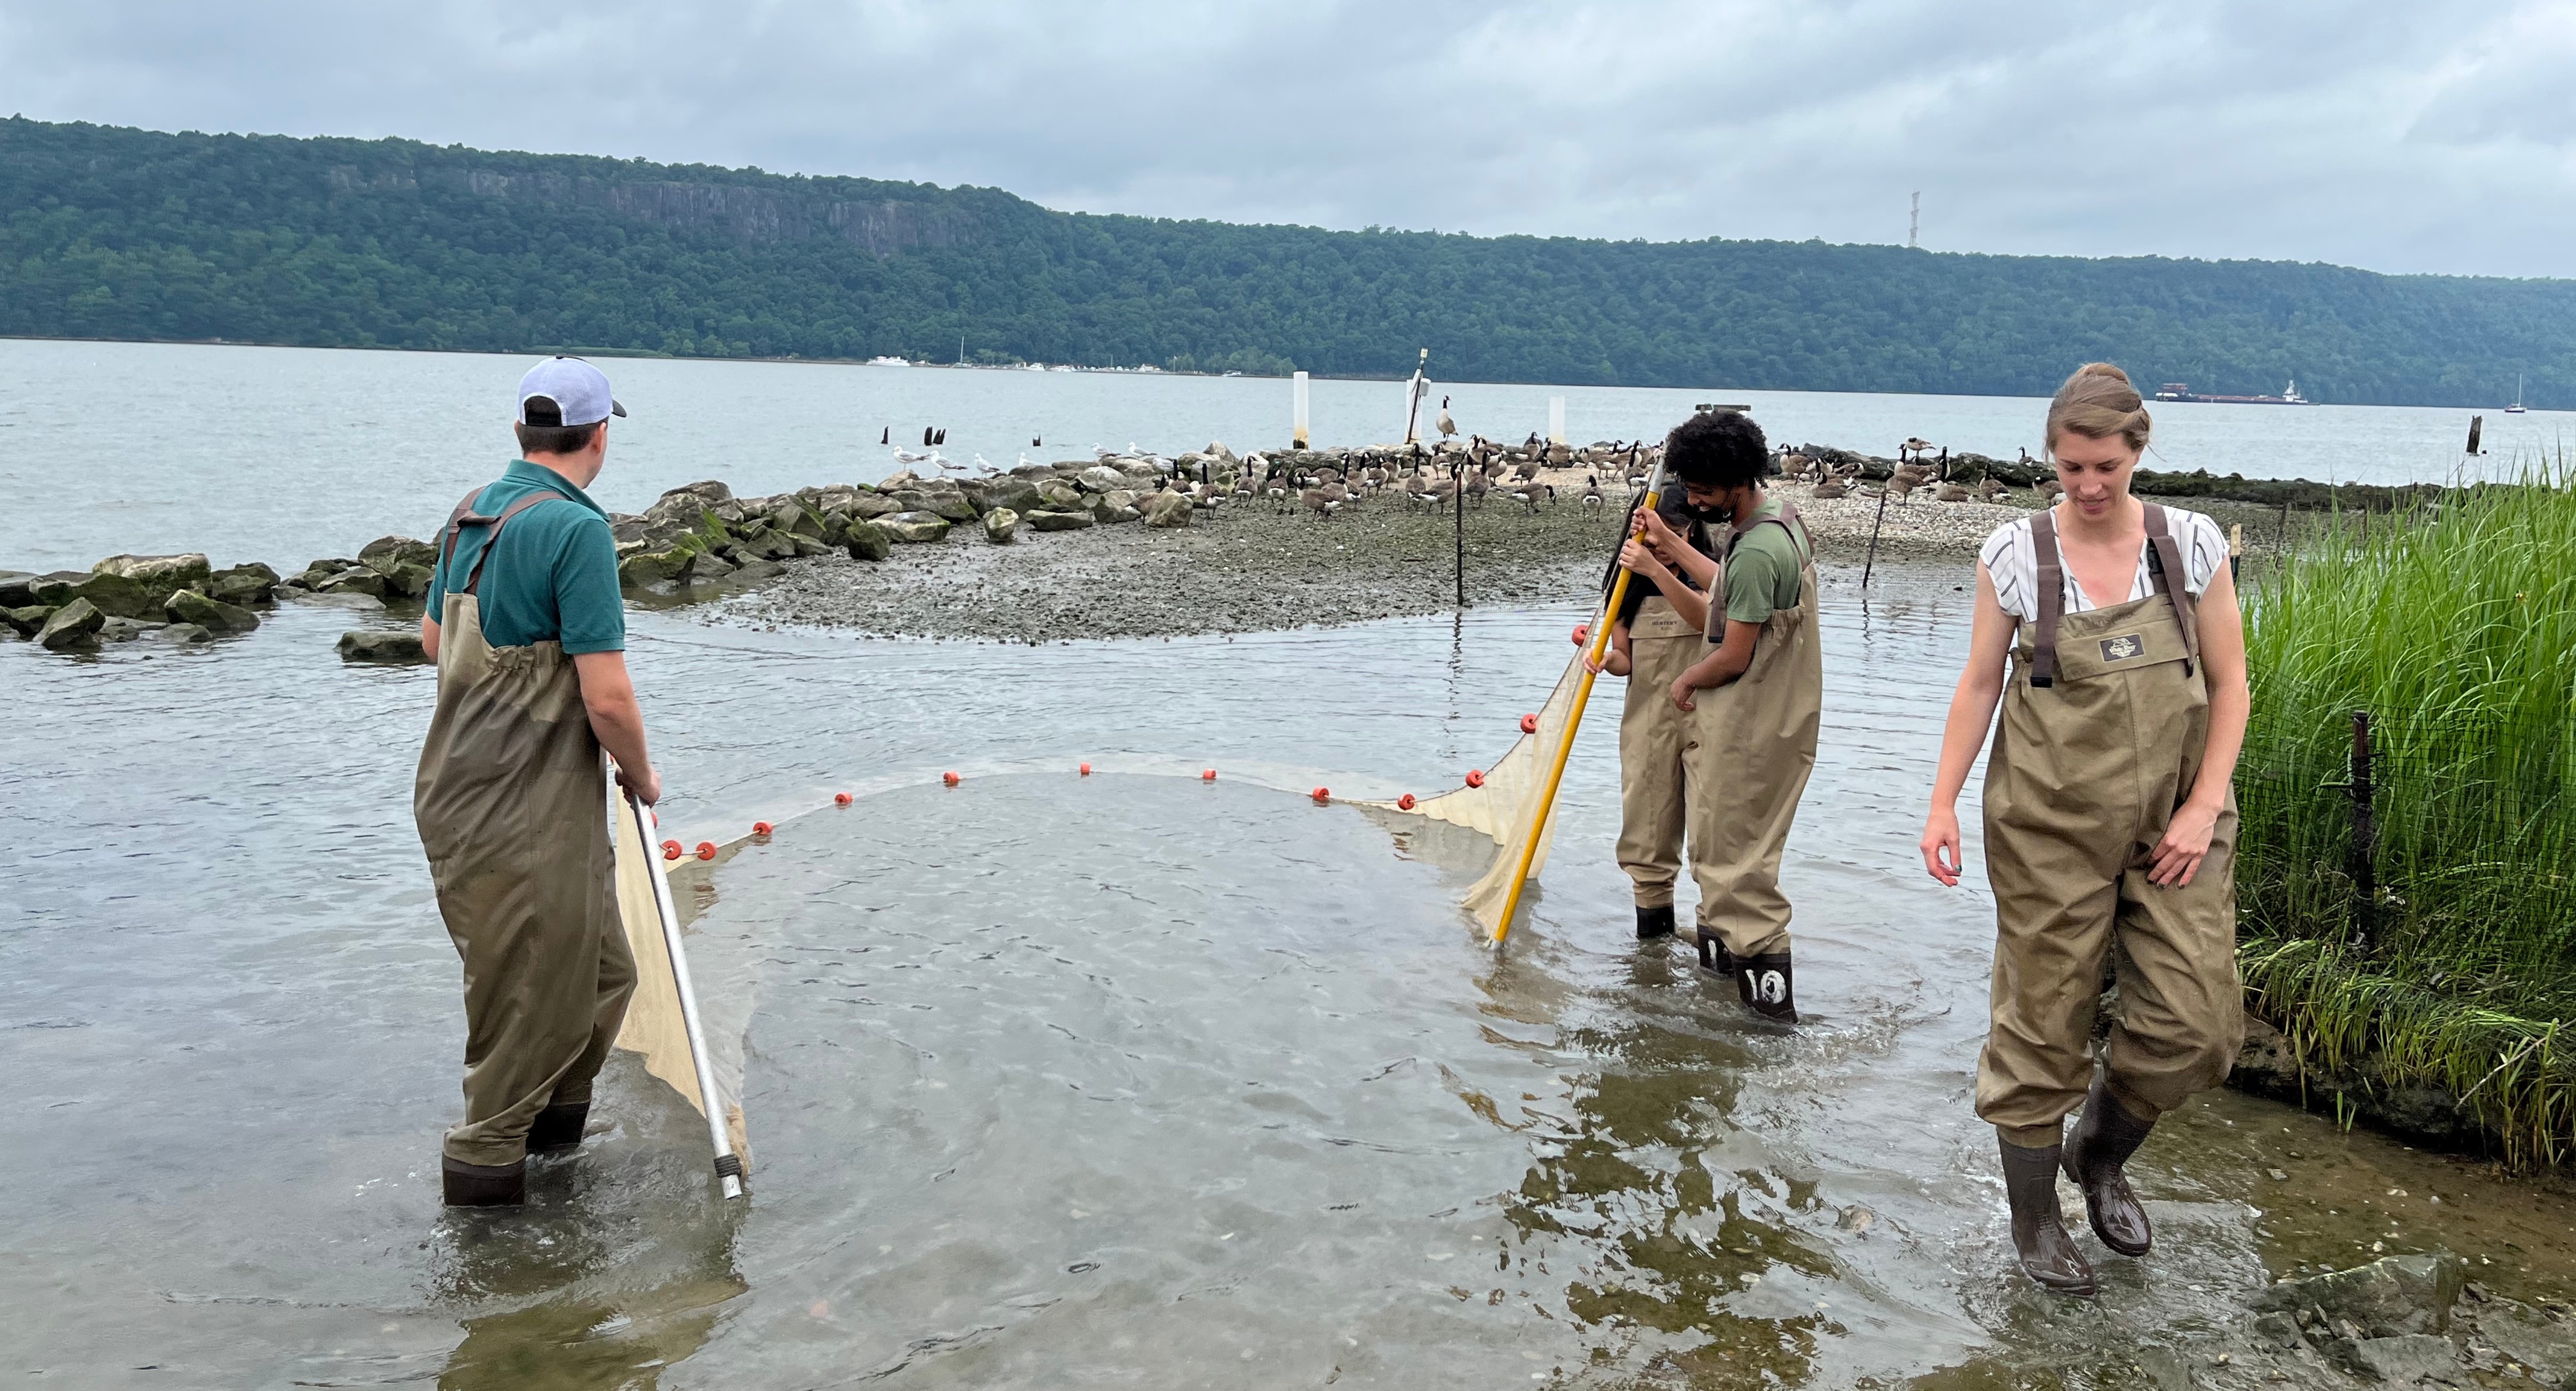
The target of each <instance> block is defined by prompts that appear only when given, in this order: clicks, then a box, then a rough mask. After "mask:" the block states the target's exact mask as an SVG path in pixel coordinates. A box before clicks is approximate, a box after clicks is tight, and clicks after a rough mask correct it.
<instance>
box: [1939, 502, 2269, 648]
mask: <svg viewBox="0 0 2576 1391" xmlns="http://www.w3.org/2000/svg"><path fill="white" fill-rule="evenodd" d="M2030 520H2031V519H2030V518H2028V517H2024V518H2022V519H2021V520H2020V521H2017V522H2006V523H2005V524H2003V525H2002V526H1999V527H1996V528H1995V534H1994V535H1992V536H1989V537H1987V538H1986V544H1985V545H1984V546H1983V547H1981V548H1980V549H1979V550H1978V552H1977V561H1978V563H1979V564H1981V565H1983V566H1985V567H1986V574H1987V576H1988V577H1989V578H1991V579H1992V580H1993V581H1994V582H1995V598H1996V600H1997V601H1999V602H2000V603H2002V605H2003V609H2004V612H2006V613H2008V614H2011V615H2012V616H2013V617H2015V618H2018V619H2020V620H2021V621H2023V622H2024V623H2036V622H2038V621H2039V549H2038V547H2037V546H2036V545H2035V544H2034V543H2033V542H2032V541H2031V537H2030ZM2165 529H2166V530H2168V531H2170V532H2172V533H2173V538H2174V544H2175V546H2176V547H2177V548H2179V549H2180V550H2181V551H2182V568H2183V571H2184V575H2183V588H2184V589H2186V590H2188V591H2190V592H2191V593H2192V594H2194V595H2198V594H2200V593H2201V592H2202V591H2204V590H2206V589H2208V588H2209V582H2210V580H2211V579H2213V578H2215V577H2216V576H2217V574H2218V567H2219V566H2221V565H2224V564H2226V563H2227V536H2226V533H2224V532H2222V531H2220V530H2219V529H2218V523H2217V522H2216V521H2214V520H2212V519H2211V518H2209V517H2208V516H2206V515H2203V514H2202V513H2199V512H2187V511H2185V510H2183V509H2182V508H2179V507H2168V508H2166V509H2165ZM2065 573H2066V608H2065V612H2067V613H2082V612H2084V611H2085V610H2086V609H2090V608H2095V607H2098V606H2097V605H2096V604H2095V603H2094V602H2093V601H2092V599H2090V598H2089V597H2087V596H2086V595H2085V593H2084V586H2082V585H2080V584H2077V583H2076V582H2075V571H2074V570H2073V569H2072V568H2071V567H2070V568H2068V569H2067V570H2066V572H2065ZM2155 592H2156V590H2155V582H2154V581H2153V580H2152V579H2150V578H2148V575H2147V547H2146V545H2145V543H2143V542H2141V543H2140V544H2139V546H2138V573H2137V577H2136V578H2135V579H2133V580H2131V581H2130V583H2129V595H2128V597H2129V598H2130V599H2143V598H2146V597H2147V596H2148V595H2150V594H2153V593H2155Z"/></svg>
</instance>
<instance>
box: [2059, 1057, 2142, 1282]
mask: <svg viewBox="0 0 2576 1391" xmlns="http://www.w3.org/2000/svg"><path fill="white" fill-rule="evenodd" d="M2155 1126H2156V1123H2155V1122H2154V1121H2151V1120H2146V1121H2142V1120H2140V1119H2138V1118H2137V1117H2136V1116H2133V1115H2131V1114H2129V1109H2128V1108H2127V1107H2125V1106H2122V1105H2121V1104H2120V1103H2119V1102H2118V1101H2117V1100H2115V1099H2113V1097H2112V1096H2111V1088H2110V1087H2109V1086H2108V1085H2107V1084H2105V1083H2104V1082H2103V1080H2102V1079H2101V1078H2099V1077H2097V1078H2094V1079H2093V1090H2092V1091H2091V1092H2090V1093H2089V1094H2087V1095H2086V1096H2085V1098H2084V1116H2083V1118H2082V1119H2080V1120H2078V1121H2077V1122H2076V1123H2075V1133H2074V1134H2073V1135H2072V1136H2070V1137H2068V1139H2067V1141H2066V1156H2065V1165H2066V1176H2067V1177H2068V1178H2071V1179H2073V1180H2075V1182H2076V1185H2077V1186H2078V1187H2080V1188H2082V1189H2083V1190H2084V1214H2085V1216H2087V1217H2090V1218H2091V1219H2093V1235H2095V1236H2098V1237H2100V1238H2102V1244H2103V1245H2105V1246H2108V1247H2110V1248H2111V1249H2112V1250H2114V1251H2117V1252H2119V1253H2120V1254H2121V1255H2123V1256H2143V1255H2145V1254H2147V1251H2148V1248H2150V1247H2152V1246H2153V1245H2155V1239H2156V1234H2155V1230H2154V1228H2152V1227H2150V1226H2148V1225H2147V1210H2146V1209H2145V1208H2144V1207H2141V1206H2139V1204H2138V1195H2137V1194H2135V1193H2133V1192H2131V1191H2129V1176H2128V1175H2127V1174H2124V1173H2122V1172H2121V1171H2120V1166H2121V1165H2123V1164H2126V1163H2128V1162H2129V1156H2130V1155H2133V1154H2136V1153H2137V1152H2138V1146H2139V1145H2141V1144H2143V1143H2145V1142H2146V1138H2147V1132H2148V1131H2150V1130H2153V1129H2155Z"/></svg>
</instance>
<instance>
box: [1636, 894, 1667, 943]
mask: <svg viewBox="0 0 2576 1391" xmlns="http://www.w3.org/2000/svg"><path fill="white" fill-rule="evenodd" d="M1672 935H1673V905H1671V904H1669V903H1667V904H1663V905H1662V906H1660V907H1655V908H1640V909H1638V910H1637V940H1638V941H1640V942H1648V941H1652V940H1654V939H1655V938H1657V937H1670V936H1672Z"/></svg>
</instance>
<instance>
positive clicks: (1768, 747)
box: [1664, 507, 1825, 1021]
mask: <svg viewBox="0 0 2576 1391" xmlns="http://www.w3.org/2000/svg"><path fill="white" fill-rule="evenodd" d="M1763 525H1776V526H1778V527H1780V528H1781V529H1782V530H1784V531H1787V532H1788V533H1789V536H1790V538H1791V540H1792V541H1794V542H1795V543H1796V546H1797V553H1798V556H1799V567H1798V568H1799V581H1798V602H1797V604H1796V605H1795V606H1794V607H1790V608H1784V609H1775V610H1773V611H1772V614H1771V616H1770V617H1769V618H1768V619H1765V620H1764V621H1763V624H1762V635H1761V636H1760V637H1759V638H1758V639H1756V640H1755V642H1754V645H1753V664H1752V665H1751V666H1750V667H1748V668H1746V669H1745V672H1744V674H1743V675H1742V676H1739V677H1737V678H1736V679H1735V680H1734V681H1733V682H1731V683H1729V684H1727V685H1724V686H1718V687H1715V688H1713V689H1710V690H1704V691H1701V692H1700V693H1699V694H1698V695H1696V696H1694V697H1693V698H1692V701H1693V703H1694V704H1695V705H1697V706H1698V707H1699V708H1698V709H1697V710H1696V711H1694V712H1692V713H1691V714H1689V715H1687V716H1685V717H1684V718H1685V719H1686V720H1687V722H1688V733H1687V735H1686V736H1685V738H1684V749H1683V757H1684V758H1685V759H1687V760H1688V761H1689V764H1690V767H1691V775H1692V786H1693V787H1694V788H1695V789H1705V790H1706V795H1704V796H1700V797H1698V798H1697V799H1696V800H1695V801H1693V802H1692V804H1691V807H1690V860H1691V877H1692V878H1693V879H1694V880H1695V881H1697V882H1698V884H1699V932H1698V941H1699V947H1700V958H1701V960H1702V961H1703V962H1704V963H1706V964H1708V965H1709V966H1710V967H1711V969H1714V970H1718V971H1720V972H1721V973H1724V974H1730V975H1734V976H1735V977H1736V984H1737V988H1738V989H1739V990H1740V991H1741V992H1742V993H1743V995H1744V999H1745V1002H1746V1003H1747V1004H1749V1005H1751V1006H1753V1007H1754V1008H1755V1009H1756V1010H1759V1011H1761V1012H1762V1013H1764V1014H1766V1015H1770V1016H1772V1017H1775V1018H1783V1019H1788V1020H1791V1021H1794V1020H1795V1019H1796V1017H1797V1013H1796V1009H1795V1006H1794V1004H1793V1003H1792V991H1791V981H1790V973H1789V899H1788V897H1787V896H1786V895H1785V894H1783V893H1781V892H1780V855H1781V852H1782V850H1784V849H1785V848H1786V847H1787V845H1788V843H1789V826H1790V823H1791V822H1793V821H1795V820H1796V819H1797V815H1798V799H1799V798H1800V797H1802V796H1804V795H1805V794H1806V790H1807V777H1808V775H1809V774H1811V773H1813V772H1814V771H1815V768H1816V729H1817V726H1818V724H1819V723H1820V721H1821V720H1822V718H1823V713H1824V689H1825V665H1824V647H1823V645H1822V644H1821V643H1820V642H1819V641H1818V639H1817V636H1816V557H1815V548H1814V547H1813V545H1812V544H1810V543H1809V541H1808V539H1807V529H1806V526H1805V524H1804V523H1802V522H1800V521H1799V519H1798V513H1797V509H1796V508H1793V507H1783V508H1782V509H1781V512H1780V515H1778V516H1776V517H1764V518H1761V519H1759V520H1756V521H1755V522H1753V523H1751V525H1749V526H1745V527H1739V528H1737V529H1736V530H1735V532H1733V533H1732V534H1731V535H1730V536H1729V537H1728V538H1727V547H1726V549H1727V553H1728V554H1729V555H1732V554H1734V551H1735V547H1736V545H1737V544H1738V543H1740V542H1741V541H1742V539H1743V537H1744V535H1745V534H1746V533H1747V532H1749V531H1750V530H1752V528H1753V527H1755V526H1763ZM1708 615H1709V616H1708V626H1709V632H1710V633H1711V634H1712V635H1714V636H1713V638H1712V640H1720V639H1722V638H1723V637H1724V635H1725V632H1726V626H1725V625H1726V566H1725V563H1724V561H1723V559H1721V560H1720V562H1719V565H1718V572H1717V582H1716V583H1715V584H1713V585H1711V586H1710V587H1709V596H1708ZM1706 651H1707V648H1706V647H1705V646H1703V648H1702V653H1703V654H1705V652H1706ZM1666 684H1667V685H1669V684H1670V683H1666ZM1664 698H1665V699H1666V700H1667V701H1669V700H1670V699H1671V698H1672V697H1671V693H1670V692H1669V690H1668V691H1667V692H1666V693H1665V697H1664Z"/></svg>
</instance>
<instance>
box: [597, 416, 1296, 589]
mask: <svg viewBox="0 0 2576 1391" xmlns="http://www.w3.org/2000/svg"><path fill="white" fill-rule="evenodd" d="M1254 458H1255V460H1258V459H1259V456H1257V455H1256V456H1254ZM1247 476H1248V470H1247V466H1246V463H1245V461H1244V460H1242V459H1239V458H1237V457H1236V456H1235V455H1234V454H1233V453H1232V452H1231V451H1228V450H1226V449H1225V447H1224V446H1223V445H1212V446H1210V448H1209V450H1208V451H1206V452H1202V453H1192V454H1184V455H1182V456H1180V458H1179V459H1177V460H1166V459H1161V458H1154V457H1146V456H1130V457H1123V458H1120V457H1113V458H1108V459H1083V460H1072V461H1067V462H1062V463H1053V464H1023V465H1021V466H1019V467H1018V468H1015V469H1012V470H1011V471H1010V472H1008V473H1000V474H991V475H987V476H983V477H975V478H946V477H923V476H921V475H918V474H915V473H913V472H911V471H910V470H905V471H903V472H900V473H897V474H895V475H893V476H892V477H889V478H886V479H884V480H882V481H880V482H878V483H875V484H866V483H830V484H824V485H821V486H818V487H811V488H800V489H798V490H796V491H795V492H792V493H779V494H776V495H773V496H769V497H736V496H734V495H733V492H732V490H731V489H729V488H727V487H726V486H725V485H724V484H723V483H721V482H716V481H713V480H710V481H707V482H703V483H691V484H688V485H687V486H685V487H680V488H674V489H672V490H671V491H669V492H667V493H664V494H663V495H662V496H661V497H660V498H659V499H657V500H656V501H655V502H654V504H653V505H652V506H651V507H649V508H646V509H645V510H644V512H643V513H642V514H641V515H629V514H624V513H620V514H616V515H613V516H612V517H611V518H610V519H609V520H610V524H611V525H612V527H613V528H614V530H615V533H616V537H617V551H618V556H619V560H618V578H619V579H620V580H621V581H622V582H623V583H624V585H625V586H626V588H627V590H628V591H629V592H630V593H635V594H642V595H650V596H655V597H659V598H665V599H680V600H689V599H705V598H714V597H717V596H719V595H721V594H724V593H727V592H729V591H731V590H735V589H739V588H743V587H747V586H750V585H754V584H757V583H759V582H761V581H764V580H768V579H773V578H775V577H777V576H778V575H780V574H782V573H784V572H785V570H786V568H787V566H788V565H790V564H792V563H794V562H796V561H798V560H803V559H810V558H813V557H816V556H823V555H831V554H834V553H836V552H837V553H846V554H847V555H848V556H849V557H850V558H851V559H853V560H858V561H866V562H875V561H881V560H884V559H886V558H887V557H888V556H890V555H891V554H893V552H894V548H895V547H897V546H920V545H935V544H937V543H939V542H942V541H945V540H947V539H948V537H949V535H950V534H951V532H953V531H955V530H956V529H958V528H960V527H965V528H971V529H972V530H974V531H976V532H979V533H981V535H982V536H983V538H984V539H985V541H986V542H987V543H989V544H993V545H1012V544H1016V543H1017V542H1018V541H1019V540H1020V538H1021V536H1022V534H1023V533H1028V532H1063V531H1079V530H1084V529H1087V528H1090V527H1095V526H1115V525H1118V524H1120V523H1124V522H1143V523H1144V524H1146V525H1147V526H1149V527H1157V528H1166V529H1168V528H1174V527H1183V526H1187V525H1189V522H1190V517H1191V514H1192V513H1193V512H1195V511H1199V510H1202V509H1206V508H1212V507H1215V506H1217V505H1218V504H1219V503H1221V502H1223V501H1224V500H1225V499H1226V498H1228V497H1230V496H1235V495H1237V494H1238V493H1239V492H1240V490H1241V489H1242V487H1243V480H1244V479H1245V478H1246V477H1247Z"/></svg>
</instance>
